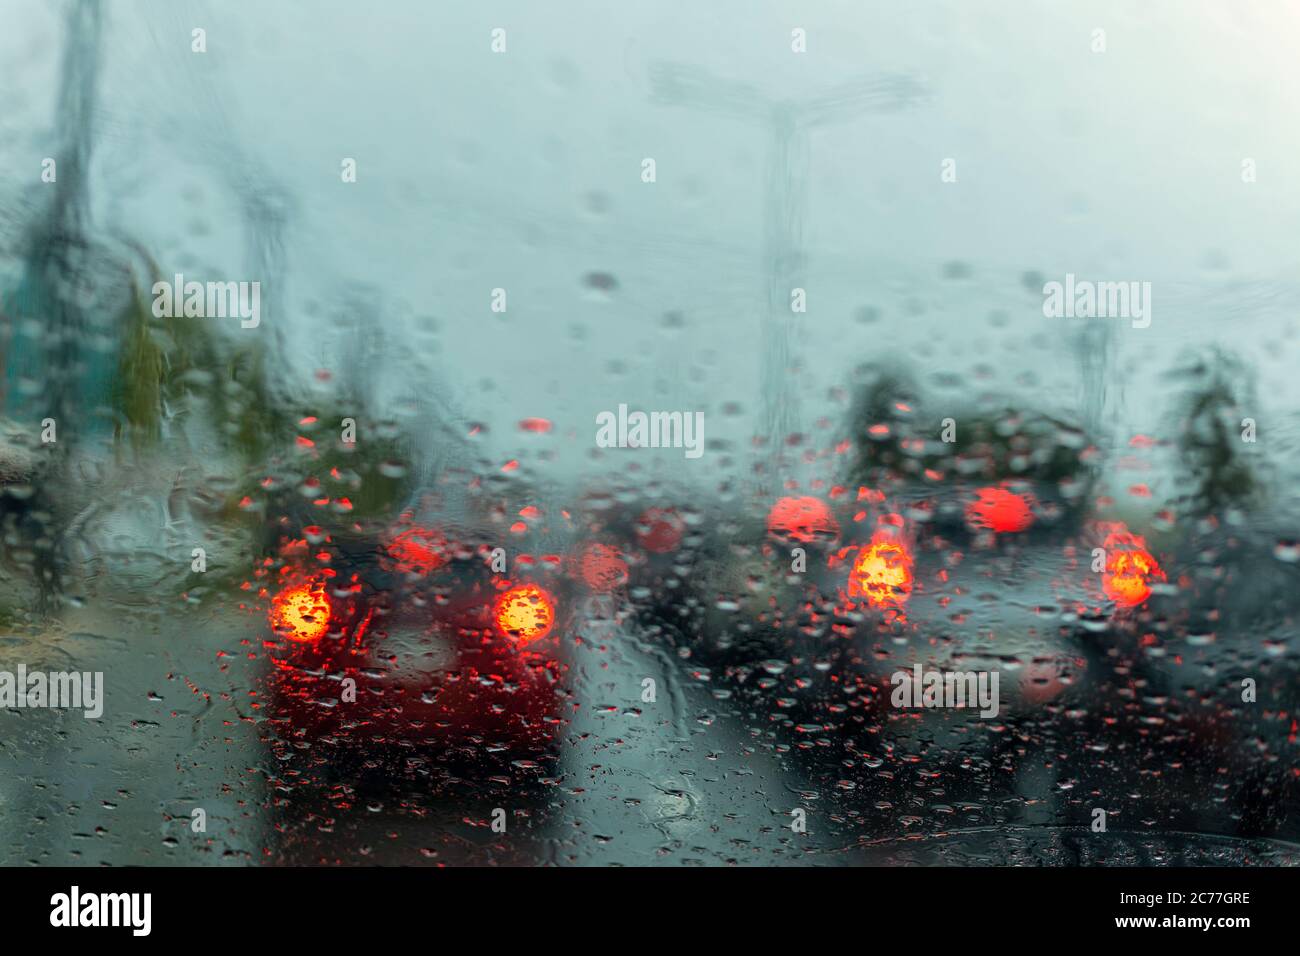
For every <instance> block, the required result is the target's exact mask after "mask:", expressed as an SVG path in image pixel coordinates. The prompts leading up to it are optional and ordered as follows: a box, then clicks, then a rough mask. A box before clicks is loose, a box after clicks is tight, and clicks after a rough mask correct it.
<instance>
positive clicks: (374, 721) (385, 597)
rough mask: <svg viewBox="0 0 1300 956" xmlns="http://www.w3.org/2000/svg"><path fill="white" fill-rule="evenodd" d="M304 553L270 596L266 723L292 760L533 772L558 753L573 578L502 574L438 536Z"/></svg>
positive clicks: (283, 565) (287, 561) (291, 557)
mask: <svg viewBox="0 0 1300 956" xmlns="http://www.w3.org/2000/svg"><path fill="white" fill-rule="evenodd" d="M303 544H304V543H303V542H289V543H288V544H287V545H286V546H285V548H283V549H282V553H281V557H280V558H279V559H270V560H268V562H267V563H266V566H265V568H264V570H265V572H266V575H265V576H273V577H274V578H275V581H274V583H273V584H268V585H267V586H266V587H265V589H264V594H265V596H266V598H267V599H268V600H269V610H268V624H269V631H270V632H271V636H270V637H269V638H268V640H267V641H266V642H265V647H266V649H267V651H268V652H269V656H270V659H271V661H272V662H273V665H274V669H273V672H272V674H271V675H270V678H269V680H268V698H269V699H268V700H267V702H266V704H265V713H266V719H267V722H268V724H269V726H270V727H271V728H272V730H273V735H272V737H273V741H274V746H275V747H276V748H277V750H278V751H279V752H281V753H282V754H284V755H288V754H291V753H295V752H299V751H304V750H307V751H312V752H313V753H314V754H315V755H316V756H317V757H319V758H320V759H322V760H328V759H332V757H333V756H335V755H337V754H338V753H339V752H356V753H360V754H363V755H367V756H374V757H376V758H378V757H380V756H382V755H384V754H386V753H399V754H400V753H406V754H420V755H422V756H423V755H438V758H439V759H441V760H455V759H464V760H469V761H473V760H478V759H482V758H493V759H502V758H503V759H504V760H505V761H506V762H507V763H512V764H514V765H515V766H517V767H522V768H529V767H532V766H534V765H536V766H539V767H540V766H542V764H543V763H544V761H545V760H546V759H547V758H548V757H549V756H550V755H552V754H553V753H554V750H555V745H556V743H557V741H558V739H559V736H560V734H561V732H562V730H563V726H564V722H565V706H566V704H565V694H564V691H563V690H562V682H561V678H562V675H563V673H564V670H565V668H564V665H563V663H562V662H561V660H560V657H559V640H558V637H557V635H558V634H559V633H560V630H561V625H562V624H563V621H562V619H561V617H560V614H561V610H562V608H563V601H562V597H561V596H562V595H565V594H567V592H568V590H569V589H568V587H567V585H566V582H565V581H564V580H563V578H562V576H560V575H557V574H553V575H552V577H553V578H554V580H530V579H527V578H522V577H520V576H518V573H517V572H516V576H515V577H513V578H507V577H506V576H505V575H504V574H494V573H492V571H491V569H490V567H489V562H488V560H487V555H486V549H485V548H480V549H473V548H466V547H465V546H464V545H460V546H458V547H456V548H452V547H450V546H447V545H446V543H445V542H440V541H439V539H438V538H437V537H436V536H434V535H432V534H430V535H429V536H428V538H427V539H425V540H420V539H413V538H412V537H411V536H409V534H404V535H398V536H396V537H390V538H389V539H388V540H387V541H383V542H376V541H355V542H338V541H336V540H327V541H325V542H324V543H323V546H313V547H304V546H303ZM312 551H314V552H315V553H314V554H313V553H309V552H312ZM515 564H516V567H519V566H520V565H521V563H520V562H519V561H516V562H515ZM544 567H545V566H544ZM545 573H546V572H543V574H545ZM539 577H540V576H539Z"/></svg>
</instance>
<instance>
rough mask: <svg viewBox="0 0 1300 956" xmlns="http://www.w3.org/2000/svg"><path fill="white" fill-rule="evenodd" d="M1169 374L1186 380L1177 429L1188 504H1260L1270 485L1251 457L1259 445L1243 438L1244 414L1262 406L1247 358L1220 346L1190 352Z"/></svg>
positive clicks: (1202, 508)
mask: <svg viewBox="0 0 1300 956" xmlns="http://www.w3.org/2000/svg"><path fill="white" fill-rule="evenodd" d="M1168 377H1169V378H1170V379H1171V380H1173V381H1175V382H1180V383H1182V385H1183V392H1182V395H1181V396H1180V398H1179V400H1178V402H1177V420H1176V422H1175V423H1174V430H1175V431H1176V433H1177V436H1178V437H1177V440H1176V447H1177V449H1178V454H1179V459H1180V461H1181V464H1182V466H1183V468H1184V469H1185V471H1186V477H1187V480H1188V482H1189V486H1190V489H1191V490H1190V491H1189V492H1188V493H1187V495H1186V496H1185V500H1186V501H1187V503H1188V504H1190V505H1191V507H1192V508H1193V509H1195V510H1196V512H1197V513H1201V514H1209V513H1212V512H1215V511H1218V510H1220V509H1222V508H1225V507H1244V506H1247V505H1250V504H1253V503H1257V502H1258V501H1259V499H1260V498H1261V496H1262V494H1263V490H1264V489H1263V485H1262V483H1261V481H1260V479H1259V477H1258V476H1257V474H1256V472H1255V469H1254V467H1253V464H1252V462H1251V461H1250V460H1249V450H1250V449H1251V448H1253V447H1254V445H1253V443H1251V442H1248V441H1246V440H1245V439H1244V438H1243V431H1244V428H1245V426H1244V424H1243V419H1244V418H1246V417H1250V412H1249V411H1248V409H1254V408H1255V407H1256V402H1255V388H1254V381H1253V378H1252V374H1251V371H1250V369H1249V368H1248V366H1247V365H1246V363H1245V362H1243V361H1242V360H1241V358H1239V357H1238V356H1236V355H1234V354H1233V353H1231V352H1228V351H1225V350H1223V349H1219V348H1214V349H1209V350H1207V351H1204V352H1198V353H1190V352H1189V353H1186V354H1184V355H1183V356H1182V358H1181V359H1180V361H1179V363H1178V365H1177V366H1175V368H1174V369H1173V370H1172V371H1171V372H1170V373H1168Z"/></svg>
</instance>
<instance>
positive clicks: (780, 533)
mask: <svg viewBox="0 0 1300 956" xmlns="http://www.w3.org/2000/svg"><path fill="white" fill-rule="evenodd" d="M767 530H768V533H769V534H772V535H776V536H777V537H780V538H787V539H789V540H791V541H798V542H800V543H804V544H807V543H809V542H812V541H817V540H821V539H825V540H834V539H835V538H838V537H839V536H840V525H839V522H837V521H836V520H835V516H834V515H833V514H831V509H830V507H829V506H827V504H826V502H824V501H822V500H821V499H820V498H814V497H813V496H811V495H807V496H804V497H801V498H796V497H786V498H781V499H780V500H778V501H777V503H776V504H774V505H773V506H772V510H771V511H769V512H768V514H767Z"/></svg>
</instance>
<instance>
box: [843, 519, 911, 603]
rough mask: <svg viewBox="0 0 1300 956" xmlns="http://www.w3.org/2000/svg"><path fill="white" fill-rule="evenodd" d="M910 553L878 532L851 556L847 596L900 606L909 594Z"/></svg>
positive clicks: (904, 546) (903, 546)
mask: <svg viewBox="0 0 1300 956" xmlns="http://www.w3.org/2000/svg"><path fill="white" fill-rule="evenodd" d="M913 563H914V562H913V559H912V554H911V552H910V551H909V550H908V547H907V545H906V544H905V543H904V542H903V541H901V540H899V539H898V538H895V537H893V536H892V535H889V534H887V533H886V532H882V531H878V532H876V534H875V535H874V536H873V537H872V539H871V544H869V545H867V546H866V547H865V548H863V549H862V550H861V551H859V552H858V554H857V555H856V556H855V557H854V559H853V568H852V570H851V571H850V572H849V597H850V598H853V599H854V600H859V601H866V602H867V603H868V604H869V605H871V606H872V607H875V608H901V607H902V606H903V605H904V604H906V603H907V599H908V598H910V597H911V596H912V583H913V581H912V566H913Z"/></svg>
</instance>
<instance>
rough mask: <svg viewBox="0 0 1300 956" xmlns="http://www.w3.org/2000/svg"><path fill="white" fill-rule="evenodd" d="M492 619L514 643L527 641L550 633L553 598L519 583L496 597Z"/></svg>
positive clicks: (531, 586) (553, 614)
mask: <svg viewBox="0 0 1300 956" xmlns="http://www.w3.org/2000/svg"><path fill="white" fill-rule="evenodd" d="M492 619H493V621H494V622H495V623H496V626H497V630H499V631H500V632H501V633H502V634H504V635H505V636H506V637H508V638H510V639H511V640H513V641H514V642H515V643H516V644H519V645H523V644H531V643H532V642H533V641H539V640H541V639H542V638H544V637H545V636H546V635H547V634H550V633H551V628H552V627H553V626H554V625H555V599H554V598H552V597H551V595H550V594H548V593H547V592H546V591H545V590H544V589H543V588H539V587H538V586H537V585H535V584H520V585H517V586H516V587H513V588H511V589H510V590H508V591H504V592H502V593H501V594H500V595H498V596H497V599H496V603H495V604H494V605H493V607H492Z"/></svg>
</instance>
